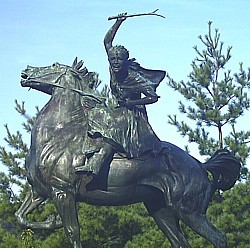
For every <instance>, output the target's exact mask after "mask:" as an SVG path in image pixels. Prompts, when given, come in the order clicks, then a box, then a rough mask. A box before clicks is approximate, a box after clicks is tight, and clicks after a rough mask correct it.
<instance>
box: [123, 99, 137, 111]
mask: <svg viewBox="0 0 250 248" xmlns="http://www.w3.org/2000/svg"><path fill="white" fill-rule="evenodd" d="M125 105H126V107H127V108H128V109H132V108H134V106H135V103H134V102H133V101H132V100H129V99H126V103H125Z"/></svg>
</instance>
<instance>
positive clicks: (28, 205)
mask: <svg viewBox="0 0 250 248" xmlns="http://www.w3.org/2000/svg"><path fill="white" fill-rule="evenodd" d="M44 200H45V198H44V197H42V196H39V195H38V194H36V192H35V191H33V190H30V191H29V192H28V193H27V194H26V196H25V198H24V200H23V202H22V205H21V206H20V208H19V209H18V210H17V211H16V213H15V216H16V218H17V221H18V223H19V224H21V225H23V226H25V227H27V228H34V229H54V228H59V227H61V226H62V224H61V222H60V220H55V219H51V218H50V219H48V220H47V221H44V222H34V221H30V220H28V217H27V215H28V214H29V213H31V212H32V211H33V210H34V209H36V208H37V207H38V206H39V205H40V204H41V203H42V202H44Z"/></svg>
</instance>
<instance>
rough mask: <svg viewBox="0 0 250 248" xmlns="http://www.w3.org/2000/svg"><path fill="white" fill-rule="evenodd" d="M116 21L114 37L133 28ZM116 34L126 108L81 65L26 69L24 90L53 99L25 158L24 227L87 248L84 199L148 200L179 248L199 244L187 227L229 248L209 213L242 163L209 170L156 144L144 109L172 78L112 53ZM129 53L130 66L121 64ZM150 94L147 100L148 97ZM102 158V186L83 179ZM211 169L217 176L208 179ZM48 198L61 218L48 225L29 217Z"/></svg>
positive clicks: (117, 90)
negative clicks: (106, 99) (61, 234)
mask: <svg viewBox="0 0 250 248" xmlns="http://www.w3.org/2000/svg"><path fill="white" fill-rule="evenodd" d="M117 18H118V20H117V21H116V23H115V24H114V29H113V30H115V29H116V30H117V28H118V27H117V26H119V25H120V24H121V22H122V21H124V19H123V18H124V17H122V16H119V17H117ZM112 32H113V31H112V29H111V31H110V33H109V32H108V34H107V36H106V38H107V39H106V38H105V40H106V41H105V45H106V50H107V53H108V56H109V61H110V64H111V88H112V91H113V94H114V95H115V96H116V97H117V99H118V101H119V106H118V108H116V109H115V110H113V109H109V108H108V107H106V106H105V104H104V103H103V99H102V98H101V96H100V95H99V94H98V92H97V91H95V90H94V89H93V88H92V73H90V72H88V70H87V69H86V68H85V67H84V66H83V62H82V61H80V62H77V60H75V61H74V63H73V65H72V66H67V65H62V64H59V63H54V64H53V65H51V66H47V67H31V66H28V67H27V69H25V70H24V71H23V72H22V75H21V77H22V79H21V85H22V86H23V87H30V88H32V89H36V90H39V91H41V92H44V93H46V94H49V95H51V98H50V100H49V102H48V103H47V104H46V105H45V106H44V107H43V108H42V110H41V111H40V113H39V114H38V116H37V119H36V121H35V123H34V126H33V129H32V133H31V147H30V151H29V154H28V155H27V158H26V169H27V179H28V182H29V183H30V185H31V190H30V192H29V193H28V194H27V195H26V197H25V199H24V201H23V203H22V205H21V206H20V208H19V209H18V211H17V212H16V217H17V220H18V222H19V223H20V224H22V225H23V226H25V227H26V228H32V229H55V228H60V227H64V230H65V233H66V235H67V237H68V238H69V240H70V242H71V244H72V247H74V248H80V247H82V246H81V242H80V233H79V232H80V230H79V224H78V216H77V207H76V202H86V203H88V204H92V205H105V206H111V205H113V206H119V205H127V204H134V203H138V202H143V203H144V204H145V206H146V208H147V210H148V212H149V214H150V215H151V216H152V217H153V218H154V220H155V221H156V223H157V225H158V226H159V228H160V229H161V230H162V232H163V233H164V234H165V236H166V237H167V238H168V239H169V241H170V243H171V245H172V247H190V246H189V244H188V241H187V240H186V238H185V237H184V235H183V233H182V230H181V228H180V226H179V221H180V220H182V221H183V222H184V223H185V224H186V225H188V226H189V227H190V228H192V229H193V230H194V231H195V232H197V233H198V234H200V235H201V236H203V237H204V238H206V239H207V240H209V241H210V242H211V243H212V244H213V245H214V246H215V247H219V248H225V247H226V246H227V242H226V237H225V234H224V233H222V232H221V231H219V230H218V229H217V228H216V227H215V226H213V225H212V224H211V223H210V222H209V220H208V219H207V218H206V210H207V207H208V204H209V202H210V201H211V199H212V197H213V195H214V193H215V191H216V190H218V189H219V190H228V189H230V188H231V187H233V185H234V184H235V182H236V180H237V179H238V178H239V173H240V163H239V161H238V160H237V159H236V158H235V157H234V156H232V155H231V153H230V152H229V151H227V150H224V149H223V150H219V151H217V152H216V153H215V154H214V156H213V157H211V158H210V160H208V161H207V162H206V163H201V162H199V161H198V160H197V159H195V158H193V157H192V156H190V155H189V154H188V153H186V152H185V151H183V150H182V149H180V148H179V147H177V146H175V145H173V144H171V143H168V142H164V141H160V140H159V139H158V138H157V136H156V135H155V134H154V132H153V130H152V128H151V127H150V125H149V124H148V121H147V115H146V111H145V104H149V103H153V102H155V101H157V99H158V96H157V94H156V93H155V89H156V87H157V86H158V84H159V83H160V81H161V80H162V77H163V76H164V75H165V72H162V71H152V70H146V69H143V68H142V67H140V66H139V65H138V64H137V63H135V62H134V61H133V60H128V56H127V55H126V54H127V52H126V50H122V51H121V50H120V48H121V47H113V46H112V40H113V36H114V33H112ZM123 51H124V52H123ZM125 55H126V56H125ZM120 56H121V57H122V59H121V61H120V62H121V64H120V63H117V62H116V61H117V60H119V58H120ZM123 56H125V58H126V59H124V57H123ZM113 57H114V61H115V62H114V63H113ZM124 62H126V70H127V72H126V73H125V74H124V73H122V74H121V76H122V77H123V78H122V79H121V80H120V78H119V71H120V70H122V71H123V66H122V65H123V63H124ZM112 67H113V68H112ZM152 75H153V77H151V76H152ZM156 75H158V77H156ZM155 78H157V80H156V81H155V80H154V79H155ZM130 79H131V83H132V84H131V85H130ZM135 79H136V80H135ZM137 79H138V81H137ZM134 81H136V83H134ZM124 82H125V83H124ZM137 82H138V85H137ZM141 93H144V95H145V98H141V95H140V94H141ZM120 112H122V113H124V115H120V114H121V113H120ZM114 116H115V117H117V118H122V117H123V116H124V117H125V119H124V120H123V121H126V123H124V124H123V125H124V126H122V127H118V126H117V125H118V124H115V123H119V124H121V123H122V122H120V121H117V122H114V119H113V118H114ZM128 118H129V119H128ZM134 119H135V120H134ZM112 125H113V126H112ZM130 125H131V126H132V125H135V126H136V127H137V128H136V129H134V127H131V128H130V129H128V130H129V131H131V132H134V131H133V130H136V132H137V133H131V134H129V135H127V137H126V135H125V134H124V130H126V128H129V127H130ZM111 127H112V128H111ZM116 128H117V129H116ZM144 128H145V130H147V131H146V132H145V133H144V131H143V130H144ZM111 129H112V130H111ZM116 130H117V133H115V132H114V131H116ZM132 134H134V135H135V137H138V138H136V139H135V137H132V136H133V135H132ZM119 135H123V136H124V137H119ZM136 135H137V136H136ZM130 136H131V137H130ZM119 139H120V140H119ZM137 139H138V140H137ZM141 139H142V140H141ZM151 139H152V140H151ZM124 142H128V143H124ZM129 142H130V143H129ZM103 147H104V150H105V149H107V150H108V149H110V150H111V152H110V153H109V151H106V150H105V151H104V153H105V154H108V155H107V156H106V155H105V156H106V157H105V156H103V154H102V153H101V152H102V149H103ZM106 147H108V148H106ZM149 151H150V152H149ZM96 154H100V156H101V157H102V158H101V159H102V161H104V160H105V163H104V164H106V166H101V167H100V168H99V167H98V165H97V167H96V168H97V172H98V173H97V175H96V176H95V177H94V180H92V177H90V176H88V175H85V174H76V173H75V171H76V169H77V168H85V167H84V166H88V165H86V161H89V162H90V161H91V157H93V156H95V155H96ZM124 154H125V157H124ZM113 155H114V157H113ZM112 157H113V159H112ZM95 161H98V159H96V160H95ZM208 171H209V172H210V173H211V174H212V176H213V178H209V177H208ZM48 198H50V199H51V200H52V201H53V203H54V204H55V206H56V209H57V211H58V213H59V217H54V218H49V219H47V220H45V221H43V222H34V221H31V220H29V219H28V217H27V215H28V214H29V213H31V212H32V211H33V210H34V209H35V208H37V207H38V206H39V205H40V204H41V203H42V202H44V201H45V200H46V199H48Z"/></svg>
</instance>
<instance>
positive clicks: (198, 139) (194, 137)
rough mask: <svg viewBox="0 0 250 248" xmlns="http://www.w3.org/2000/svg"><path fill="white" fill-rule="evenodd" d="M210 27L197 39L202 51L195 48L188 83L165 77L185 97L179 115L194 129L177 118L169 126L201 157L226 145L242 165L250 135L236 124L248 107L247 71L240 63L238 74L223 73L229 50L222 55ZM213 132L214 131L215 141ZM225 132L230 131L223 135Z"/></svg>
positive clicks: (249, 78)
mask: <svg viewBox="0 0 250 248" xmlns="http://www.w3.org/2000/svg"><path fill="white" fill-rule="evenodd" d="M211 26H212V22H209V23H208V34H206V35H205V36H204V37H202V36H199V40H200V41H201V43H202V44H203V46H205V49H203V50H200V49H198V47H197V46H195V47H194V50H195V52H196V54H197V56H196V58H195V59H194V60H193V61H192V64H191V66H192V71H191V73H190V74H189V75H188V78H189V81H188V82H186V83H185V82H184V81H181V82H176V81H175V80H174V79H172V78H171V77H170V76H169V75H168V79H169V82H168V84H169V86H170V87H171V88H173V89H174V90H176V91H178V92H179V93H180V94H181V95H182V96H183V97H184V98H185V102H182V101H180V102H179V111H180V113H181V114H184V115H185V116H186V117H187V118H188V119H189V120H191V123H192V122H193V123H195V127H194V128H193V127H191V126H190V125H189V124H188V123H186V122H185V121H179V120H178V119H177V115H169V116H168V117H169V123H170V124H172V125H174V126H176V127H177V130H178V132H179V133H180V134H181V135H182V136H183V137H184V136H185V137H187V138H188V141H189V142H195V143H197V144H198V148H199V151H200V154H201V155H210V156H211V155H212V154H213V153H214V152H215V151H216V150H217V149H219V148H223V147H224V146H226V147H228V148H229V149H230V150H231V151H232V152H233V154H234V155H235V156H236V157H237V158H239V159H240V160H241V161H242V163H244V164H245V163H246V159H247V157H248V154H249V152H250V147H249V146H248V142H249V138H250V132H249V131H247V132H245V131H238V130H237V126H236V122H237V120H238V118H239V117H241V116H242V115H243V113H244V111H245V110H247V109H248V108H249V106H250V104H249V98H248V96H247V89H248V87H249V84H250V69H248V71H247V72H246V71H245V70H244V69H243V64H242V63H241V64H240V68H239V72H238V73H235V74H233V75H232V73H231V71H230V70H226V65H227V63H228V62H229V60H230V58H231V50H232V47H228V48H227V50H226V51H225V52H224V51H223V48H224V43H223V42H220V33H219V31H218V29H215V33H214V35H213V33H212V30H211ZM212 130H215V131H216V132H217V134H218V136H217V137H216V138H215V137H214V136H213V134H212ZM226 130H231V131H228V134H227V135H225V134H224V132H225V133H226ZM245 173H246V171H244V174H245Z"/></svg>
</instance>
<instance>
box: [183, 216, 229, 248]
mask: <svg viewBox="0 0 250 248" xmlns="http://www.w3.org/2000/svg"><path fill="white" fill-rule="evenodd" d="M181 219H182V220H183V221H184V223H185V224H186V225H188V226H189V227H190V228H191V229H193V230H194V231H195V232H196V233H198V234H199V235H201V236H202V237H204V238H205V239H207V240H208V241H210V242H211V243H212V244H213V245H214V246H215V247H216V248H226V247H227V240H226V235H225V234H224V233H223V232H221V231H220V230H218V229H217V228H216V227H215V226H214V225H212V223H211V222H209V221H208V219H207V218H206V216H205V215H203V214H186V213H185V214H183V215H182V218H181Z"/></svg>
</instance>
